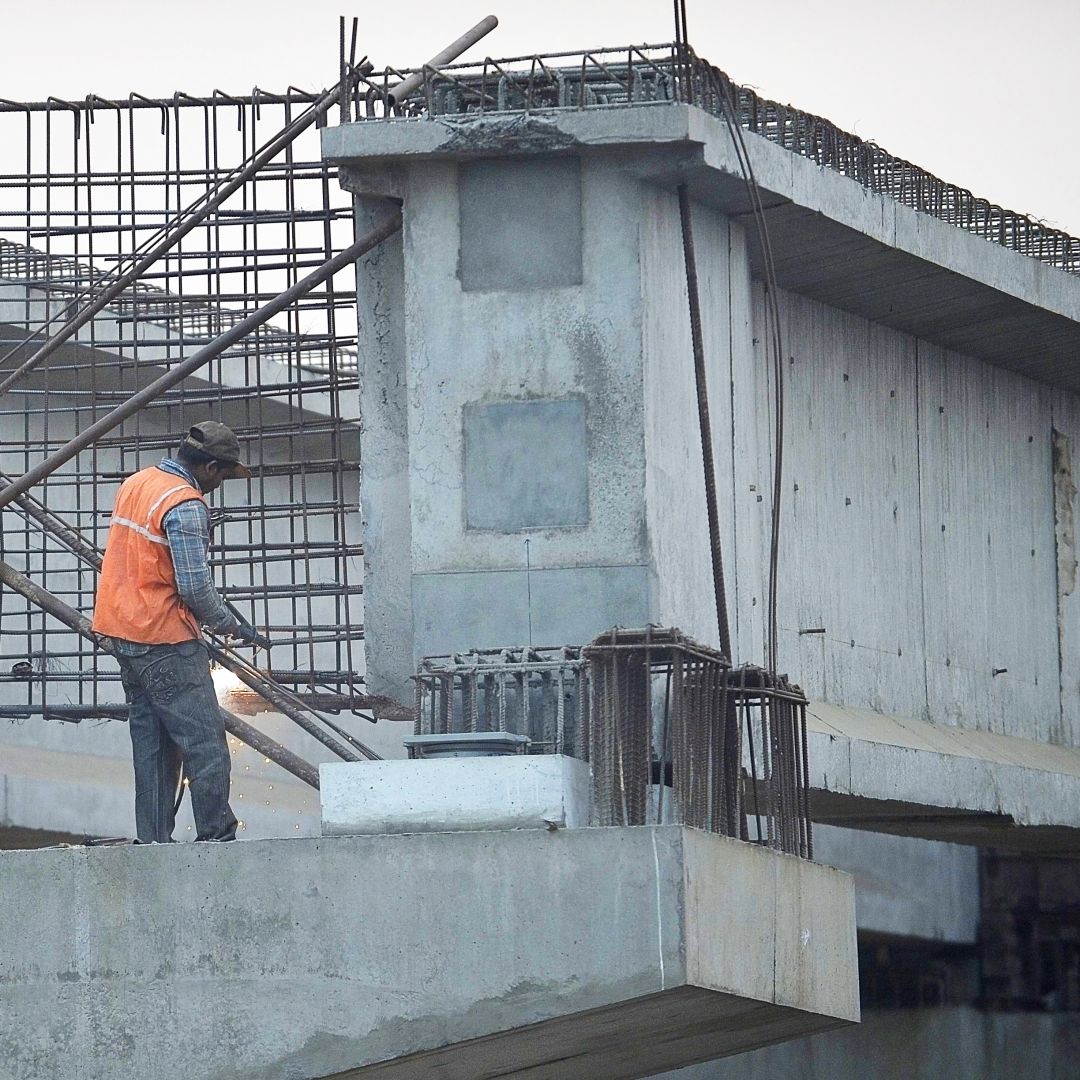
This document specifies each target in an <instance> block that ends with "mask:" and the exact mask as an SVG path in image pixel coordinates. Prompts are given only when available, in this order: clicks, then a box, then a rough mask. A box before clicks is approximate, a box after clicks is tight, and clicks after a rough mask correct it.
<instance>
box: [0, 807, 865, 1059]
mask: <svg viewBox="0 0 1080 1080" xmlns="http://www.w3.org/2000/svg"><path fill="white" fill-rule="evenodd" d="M0 895H3V896H4V898H5V918H4V930H3V935H2V938H0V1078H2V1080H30V1078H34V1080H38V1078H40V1077H43V1076H49V1077H52V1078H54V1080H74V1078H75V1077H78V1078H79V1080H104V1078H108V1080H136V1078H137V1080H159V1078H160V1080H165V1078H169V1080H171V1078H172V1077H174V1076H177V1075H184V1076H187V1077H190V1078H192V1080H225V1078H226V1077H227V1078H228V1080H255V1078H260V1080H263V1078H266V1077H269V1076H273V1077H279V1078H283V1080H299V1078H305V1080H307V1078H314V1077H325V1076H328V1075H339V1076H352V1075H356V1076H368V1075H370V1076H372V1077H399V1076H400V1077H405V1076H408V1077H410V1078H420V1077H428V1076H431V1077H434V1076H438V1077H440V1078H441V1080H446V1078H460V1080H466V1078H467V1080H482V1078H484V1077H495V1076H506V1075H517V1076H531V1077H541V1076H546V1077H551V1076H554V1075H558V1076H559V1077H560V1078H566V1080H572V1078H575V1077H580V1078H586V1077H588V1078H589V1080H602V1078H605V1077H640V1076H647V1075H649V1074H651V1073H655V1072H659V1071H662V1070H663V1069H671V1068H675V1067H678V1066H679V1065H685V1064H690V1063H693V1062H695V1061H701V1060H706V1059H708V1058H712V1057H717V1056H721V1055H725V1054H732V1053H738V1052H741V1051H743V1050H746V1049H750V1048H753V1047H757V1046H764V1045H768V1044H770V1043H773V1042H777V1041H781V1040H783V1039H788V1038H793V1037H797V1036H801V1035H805V1034H810V1033H813V1032H817V1031H824V1030H827V1029H830V1028H833V1027H837V1026H840V1025H843V1024H846V1023H850V1022H852V1021H855V1020H857V1019H858V1012H859V1009H858V988H857V976H856V954H855V926H854V908H853V893H852V884H851V879H850V878H849V877H847V876H846V875H844V874H842V873H840V872H838V871H835V870H832V869H829V868H826V867H821V866H816V865H814V864H811V863H808V862H805V861H801V860H797V859H794V858H791V857H788V856H782V855H776V854H774V853H772V852H769V851H766V850H764V849H761V848H757V847H754V846H751V845H748V844H743V843H740V842H738V841H734V840H728V839H724V838H720V837H716V836H711V835H707V834H703V833H696V832H694V831H692V830H688V829H684V828H680V827H664V826H662V827H639V828H606V829H573V830H563V829H559V830H556V831H548V830H523V831H505V832H486V833H483V832H473V833H442V834H425V835H398V836H364V837H360V836H353V837H332V838H322V839H295V840H268V841H252V842H241V843H236V844H228V845H210V844H207V845H202V844H198V845H194V844H192V845H176V846H160V847H123V848H102V849H70V850H51V851H34V852H5V853H0ZM556 1062H558V1064H557V1066H556V1064H555V1063H556Z"/></svg>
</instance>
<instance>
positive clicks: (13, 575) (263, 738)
mask: <svg viewBox="0 0 1080 1080" xmlns="http://www.w3.org/2000/svg"><path fill="white" fill-rule="evenodd" d="M0 582H2V583H3V584H4V585H6V586H7V587H8V588H9V589H12V590H14V591H15V592H17V593H18V594H19V595H20V596H22V597H24V598H25V599H26V600H28V601H29V602H30V603H31V604H33V605H34V606H35V607H39V608H41V610H42V611H44V612H46V614H48V615H51V616H52V617H53V618H54V619H57V620H59V621H60V622H62V623H64V625H65V626H67V627H69V628H70V629H71V630H73V631H74V632H75V633H76V634H78V635H79V636H80V637H83V638H85V639H86V640H87V641H89V642H91V643H92V644H94V645H95V646H97V648H99V649H101V650H102V651H103V652H107V653H109V654H110V655H115V652H114V650H113V647H112V644H111V642H109V641H108V639H105V638H100V637H98V636H97V635H96V634H95V633H94V632H93V630H92V629H91V627H90V620H89V619H88V618H87V617H86V616H85V615H83V614H82V613H81V612H79V611H76V610H75V609H74V608H73V607H71V606H69V605H68V604H65V603H64V601H63V600H61V599H60V598H59V597H58V596H54V595H53V594H52V593H51V592H49V591H48V590H46V589H43V588H42V587H41V586H40V585H37V584H35V583H34V582H33V581H31V580H30V579H29V578H28V577H27V576H26V575H25V574H20V573H19V571H18V570H16V569H15V568H14V567H13V566H9V565H8V564H7V563H6V562H2V561H0ZM221 719H222V721H223V722H224V724H225V730H226V731H227V732H229V734H230V735H234V736H235V737H236V738H238V739H239V740H240V741H241V742H243V743H246V744H247V745H248V746H250V747H251V749H252V750H254V751H255V752H256V753H259V754H262V755H263V757H265V758H269V760H270V761H273V762H274V763H275V764H277V765H280V766H281V768H283V769H284V770H285V771H286V772H288V773H292V775H293V776H295V777H296V778H297V779H298V780H302V781H303V782H304V783H305V784H309V785H310V786H311V787H313V788H317V787H318V786H319V772H318V769H316V768H315V766H314V765H312V764H311V763H310V762H308V761H305V760H304V759H303V758H302V757H299V756H298V755H297V754H294V753H293V752H292V751H291V750H287V749H286V748H285V747H284V746H282V745H281V743H279V742H276V741H275V740H273V739H271V738H270V737H269V736H267V735H264V734H263V733H262V732H261V731H259V730H258V729H257V728H254V727H252V726H251V725H250V724H248V723H247V722H246V721H244V720H241V719H240V717H239V716H234V715H233V714H232V713H231V712H229V711H228V710H227V709H222V710H221Z"/></svg>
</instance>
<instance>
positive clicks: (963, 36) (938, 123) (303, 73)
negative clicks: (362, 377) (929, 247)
mask: <svg viewBox="0 0 1080 1080" xmlns="http://www.w3.org/2000/svg"><path fill="white" fill-rule="evenodd" d="M687 2H688V8H689V14H688V22H689V28H690V38H691V42H692V44H693V45H694V47H695V48H696V49H697V51H698V52H699V53H700V54H701V55H702V56H704V57H706V58H707V59H709V60H710V61H711V62H712V63H714V64H716V65H717V66H718V67H720V68H722V69H723V70H725V71H726V72H727V73H728V74H729V75H731V76H732V77H733V78H735V79H736V80H737V81H739V82H742V83H747V84H749V85H752V86H754V87H755V88H757V89H758V90H759V91H760V92H761V93H763V94H764V95H766V96H768V97H772V98H776V99H778V100H780V101H786V102H790V103H791V104H793V105H795V106H797V107H798V108H801V109H805V110H807V111H809V112H815V113H818V114H820V115H822V116H825V117H827V118H829V119H830V120H832V121H833V122H834V123H836V124H838V125H840V126H841V127H843V128H846V129H847V130H849V131H854V132H855V133H856V134H858V135H860V136H861V137H863V138H865V139H873V140H874V141H876V142H877V143H879V144H880V145H881V146H883V147H885V148H886V149H887V150H889V151H890V152H892V153H893V154H896V155H898V156H901V157H906V158H908V159H909V160H911V161H913V162H915V163H916V164H918V165H921V166H923V167H924V168H927V169H929V170H930V171H932V172H934V173H936V174H937V175H938V176H940V177H942V178H943V179H945V180H948V181H951V182H952V183H955V184H959V185H961V186H963V187H967V188H970V189H971V190H972V191H973V192H975V194H976V195H980V196H982V197H984V198H988V199H990V200H991V201H993V202H997V203H1000V204H1001V205H1003V206H1006V207H1008V208H1010V209H1012V210H1017V211H1020V212H1023V213H1027V214H1030V215H1032V216H1033V217H1038V218H1041V219H1043V220H1045V221H1047V222H1048V223H1050V224H1053V225H1056V226H1057V227H1059V228H1064V229H1066V230H1068V231H1070V232H1072V233H1073V234H1074V235H1080V199H1078V198H1077V195H1076V192H1075V182H1074V180H1073V177H1074V176H1075V175H1077V173H1080V133H1078V130H1077V128H1078V125H1077V120H1076V116H1075V107H1074V103H1075V101H1076V97H1077V92H1076V89H1075V85H1074V84H1075V79H1076V75H1075V70H1076V62H1075V55H1076V44H1077V42H1078V41H1080V0H1027V2H1026V3H1025V4H1022V5H1018V4H1016V3H1015V0H953V2H952V3H949V2H948V0H905V2H904V3H903V4H897V3H895V2H894V0H888V2H885V0H818V2H816V3H815V2H813V0H769V2H768V3H764V4H761V5H759V6H757V13H756V14H750V13H749V12H750V11H751V10H753V6H752V5H750V4H747V3H745V2H743V3H739V4H735V3H720V2H717V0H687ZM0 3H2V7H0V27H2V30H3V60H2V62H0V96H2V97H6V98H13V99H17V100H41V99H43V98H45V97H47V96H49V95H50V94H52V95H56V96H59V97H65V96H66V97H82V96H84V95H85V94H87V93H88V92H94V93H97V94H100V95H102V96H103V97H108V96H110V95H121V96H126V95H127V93H128V92H129V91H131V90H137V91H139V92H140V93H144V94H148V95H168V94H171V93H172V92H173V91H174V90H177V89H180V90H185V91H187V92H189V93H195V94H202V93H208V92H209V91H210V90H212V89H214V88H215V87H216V88H219V89H222V90H226V91H232V92H242V91H245V90H248V89H250V88H251V87H252V86H254V85H258V86H260V87H263V88H264V89H268V90H277V89H283V88H284V87H285V86H286V85H287V84H289V83H292V84H295V85H298V86H301V87H304V88H305V89H317V88H321V87H323V86H325V85H328V84H330V83H332V82H333V81H334V80H335V77H336V66H337V34H338V23H337V17H338V15H339V14H345V15H347V16H349V17H350V18H351V16H352V15H353V14H356V15H359V16H360V17H361V28H360V44H359V52H360V53H361V54H363V53H367V54H369V55H370V56H371V58H372V59H373V61H374V62H375V63H376V65H377V66H380V65H385V64H388V63H389V64H394V65H396V66H401V67H404V66H409V65H412V64H416V63H420V62H422V61H424V60H426V59H427V58H428V57H429V56H430V55H431V54H433V53H434V52H436V51H438V50H439V49H440V48H441V47H442V46H443V45H444V44H446V43H447V42H449V41H450V40H452V39H453V38H455V37H457V36H458V34H460V33H461V32H462V31H463V30H464V29H466V28H467V27H469V26H471V25H472V24H473V23H474V22H476V21H477V20H478V19H479V18H481V17H482V16H483V15H486V14H488V12H493V13H494V14H496V15H498V16H499V19H500V22H501V25H500V27H499V29H497V30H496V31H495V32H494V33H493V34H492V35H490V37H489V38H488V39H487V41H486V42H485V43H484V44H483V45H482V46H479V47H477V48H476V49H474V50H473V52H472V53H470V54H469V55H471V56H479V55H482V54H483V53H484V52H487V53H489V54H490V55H492V56H507V55H515V54H518V53H523V52H534V51H545V50H561V49H577V48H583V47H588V48H593V47H598V46H600V45H624V44H628V43H630V42H635V43H640V42H645V41H650V42H660V41H668V40H670V39H671V37H672V33H673V32H672V7H671V4H670V3H669V2H668V0H648V2H646V0H621V2H619V3H606V2H597V0H592V2H591V3H590V2H589V0H482V2H477V0H458V2H454V3H448V2H444V3H437V2H435V0H412V2H411V3H408V4H404V3H402V4H392V3H386V2H383V3H378V4H373V3H370V2H368V3H364V4H362V5H357V6H356V7H355V8H353V9H352V10H348V9H346V8H345V5H344V2H343V0H299V2H296V0H292V2H287V0H216V2H210V0H175V2H173V3H164V2H161V0H139V2H137V3H136V2H131V0H100V2H99V3H96V4H90V3H87V0H77V2H76V0H38V2H37V3H33V2H29V0H19V2H18V3H16V2H14V0H0Z"/></svg>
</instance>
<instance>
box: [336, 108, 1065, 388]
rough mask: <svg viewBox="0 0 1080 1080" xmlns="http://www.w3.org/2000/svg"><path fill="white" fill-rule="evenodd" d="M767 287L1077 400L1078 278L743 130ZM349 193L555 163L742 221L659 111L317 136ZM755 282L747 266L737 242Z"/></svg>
mask: <svg viewBox="0 0 1080 1080" xmlns="http://www.w3.org/2000/svg"><path fill="white" fill-rule="evenodd" d="M744 139H745V142H746V145H747V150H748V153H749V156H750V160H751V162H752V164H753V168H754V171H755V174H756V178H757V181H758V184H759V187H760V188H761V196H762V201H763V203H764V205H765V207H766V217H767V219H768V223H769V234H770V243H771V246H772V249H773V255H774V260H775V264H776V272H777V277H778V281H779V284H780V286H781V287H782V288H785V289H789V290H791V291H792V292H796V293H800V294H802V295H805V296H809V297H812V298H814V299H817V300H820V301H821V302H823V303H826V304H830V305H832V306H834V307H837V308H841V309H843V310H846V311H851V312H853V313H855V314H857V315H860V316H862V317H864V318H868V319H871V320H873V321H875V322H880V323H882V324H884V325H886V326H891V327H893V328H895V329H897V330H901V331H903V332H905V333H910V334H914V335H916V336H918V337H921V338H923V339H925V340H927V341H932V342H936V343H937V344H939V345H942V346H944V347H945V348H948V349H953V350H955V351H957V352H961V353H964V354H965V355H968V356H975V357H978V358H980V359H983V360H987V361H988V362H990V363H993V364H997V365H999V366H1001V367H1005V368H1009V369H1010V370H1013V371H1018V372H1021V373H1022V374H1024V375H1027V376H1029V377H1031V378H1034V379H1038V380H1040V381H1042V382H1047V383H1051V384H1054V385H1060V386H1068V387H1070V388H1072V389H1080V364H1078V363H1077V361H1080V278H1078V277H1076V276H1074V275H1072V274H1068V273H1065V272H1063V271H1061V270H1057V269H1055V268H1053V267H1050V266H1047V265H1045V264H1043V263H1041V262H1039V261H1038V260H1037V259H1034V258H1031V257H1029V256H1026V255H1021V254H1019V253H1017V252H1015V251H1012V250H1010V249H1008V248H1005V247H1002V246H1001V245H999V244H995V243H991V242H989V241H987V240H984V239H982V238H981V237H978V236H975V235H973V234H971V233H968V232H966V231H965V230H963V229H960V228H957V227H956V226H953V225H950V224H948V223H946V222H944V221H942V220H939V219H938V218H935V217H932V216H931V215H929V214H924V213H919V212H917V211H915V210H912V209H911V208H910V207H907V206H904V205H902V204H901V203H898V202H896V201H895V200H893V199H892V198H890V197H889V196H886V195H879V194H875V193H874V192H871V191H869V190H867V189H866V188H864V187H863V186H862V185H861V184H859V183H858V182H857V181H855V180H852V179H850V178H848V177H846V176H842V175H841V174H840V173H837V172H833V171H832V170H830V169H825V168H821V167H819V166H818V165H817V164H816V163H815V162H813V161H811V160H809V159H808V158H804V157H802V156H800V155H798V154H795V153H792V152H790V151H788V150H785V149H783V148H782V147H780V146H777V145H776V144H775V143H772V142H770V141H769V140H767V139H765V138H763V137H761V136H758V135H755V134H753V133H751V132H744ZM322 147H323V155H324V157H326V158H327V159H328V160H331V161H334V162H336V163H339V164H342V165H343V166H345V168H346V171H347V172H348V173H349V177H350V179H349V186H350V190H359V189H360V188H362V187H363V186H364V179H363V177H364V174H365V173H367V174H369V175H370V178H371V180H370V183H371V185H372V190H379V191H383V190H386V191H389V192H391V193H394V192H393V189H394V187H395V182H396V178H397V177H399V175H400V165H401V164H403V163H407V162H411V161H420V160H423V159H425V158H431V159H467V158H470V157H476V156H482V155H489V156H490V155H493V154H497V155H498V156H500V157H505V156H512V155H515V154H552V153H559V152H570V153H575V154H583V153H594V154H605V155H609V156H611V155H620V154H621V155H624V156H625V161H624V167H625V168H626V170H627V171H629V172H631V173H636V174H637V175H639V176H641V177H642V178H643V179H646V180H648V181H650V182H652V183H657V184H660V185H663V186H666V187H670V188H671V189H674V187H675V185H676V184H677V183H680V182H686V183H687V184H688V185H689V187H690V190H691V194H692V196H693V198H694V199H695V200H696V201H699V202H701V203H705V204H708V205H713V206H716V207H718V208H719V209H721V210H723V211H724V212H725V213H727V214H729V215H731V216H732V217H734V218H736V219H738V218H740V217H742V216H744V215H749V214H750V201H749V198H748V196H747V192H746V188H745V185H744V183H743V180H742V174H741V171H740V169H739V165H738V158H737V155H736V151H735V145H734V142H733V141H732V138H731V135H730V133H729V132H728V129H727V127H726V125H725V124H724V122H723V121H722V120H720V119H718V118H716V117H715V116H712V115H711V114H709V113H706V112H705V111H703V110H702V109H699V108H696V107H694V106H689V105H682V104H676V103H668V104H663V105H652V106H647V107H644V106H640V105H637V106H630V107H626V108H605V109H595V110H589V109H584V110H580V111H579V110H568V111H564V112H558V111H553V112H549V113H545V114H542V115H531V116H520V115H514V116H507V115H502V116H499V115H494V116H490V115H489V116H486V117H483V118H472V117H470V118H468V119H462V120H452V119H447V118H442V119H437V120H426V121H423V122H420V123H417V122H416V121H414V120H409V121H392V120H391V121H378V122H370V121H367V122H360V123H354V124H346V125H343V126H341V127H334V128H326V129H324V130H323V132H322ZM747 232H748V236H749V239H750V248H751V259H752V264H753V266H754V269H755V272H756V273H757V274H758V276H761V273H762V257H761V251H760V250H759V245H758V243H757V240H756V233H755V230H754V229H753V228H749V229H748V230H747Z"/></svg>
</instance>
